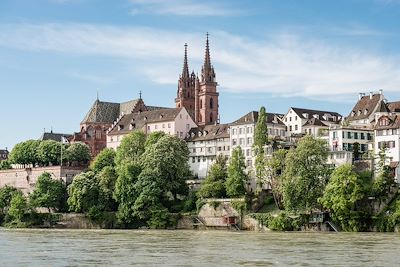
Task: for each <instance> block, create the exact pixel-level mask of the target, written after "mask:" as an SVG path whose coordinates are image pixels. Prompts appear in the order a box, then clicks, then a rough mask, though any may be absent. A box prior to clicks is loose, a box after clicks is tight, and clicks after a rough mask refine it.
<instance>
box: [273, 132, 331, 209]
mask: <svg viewBox="0 0 400 267" xmlns="http://www.w3.org/2000/svg"><path fill="white" fill-rule="evenodd" d="M327 156H328V153H327V148H326V144H325V142H324V141H323V140H321V139H315V138H314V137H313V136H311V135H306V136H305V137H303V138H301V139H300V141H299V142H298V145H297V148H295V149H291V150H290V151H289V152H288V153H287V155H286V158H285V168H284V170H283V180H282V185H281V187H280V190H281V193H282V196H283V205H284V207H285V210H288V211H301V210H305V211H311V210H312V209H315V208H317V207H318V202H317V199H318V198H319V197H321V196H322V192H323V190H324V187H325V184H326V180H327V178H328V174H329V171H330V170H329V169H328V168H327V167H326V165H325V164H326V160H327Z"/></svg>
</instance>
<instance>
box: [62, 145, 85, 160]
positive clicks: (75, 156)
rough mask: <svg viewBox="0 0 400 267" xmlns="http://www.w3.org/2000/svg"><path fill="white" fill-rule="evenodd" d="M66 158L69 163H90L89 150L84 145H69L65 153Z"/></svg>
mask: <svg viewBox="0 0 400 267" xmlns="http://www.w3.org/2000/svg"><path fill="white" fill-rule="evenodd" d="M65 153H66V158H67V159H68V161H69V162H70V163H71V162H81V163H86V162H88V161H90V159H91V156H90V149H89V147H88V146H87V145H86V144H84V143H73V144H72V145H70V146H69V147H68V148H67V149H66V151H65Z"/></svg>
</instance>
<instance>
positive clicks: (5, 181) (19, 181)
mask: <svg viewBox="0 0 400 267" xmlns="http://www.w3.org/2000/svg"><path fill="white" fill-rule="evenodd" d="M84 170H85V168H83V167H67V166H63V167H62V168H61V167H60V166H52V167H41V168H25V169H11V170H4V171H0V188H2V187H4V186H6V185H8V186H12V187H16V188H18V189H20V190H21V191H22V192H24V193H25V194H28V193H30V192H32V191H33V189H34V187H35V184H36V182H37V179H38V177H39V176H40V175H41V174H42V173H44V172H48V173H50V174H51V175H52V177H53V178H54V179H57V180H60V179H62V180H63V181H64V183H67V184H70V183H71V182H72V180H73V178H74V177H75V176H76V175H77V174H80V173H81V172H83V171H84Z"/></svg>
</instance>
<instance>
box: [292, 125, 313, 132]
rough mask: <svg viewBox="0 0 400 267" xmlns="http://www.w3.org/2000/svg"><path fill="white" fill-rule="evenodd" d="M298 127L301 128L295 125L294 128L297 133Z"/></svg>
mask: <svg viewBox="0 0 400 267" xmlns="http://www.w3.org/2000/svg"><path fill="white" fill-rule="evenodd" d="M298 127H299V126H297V125H295V126H294V130H295V131H297V129H298ZM310 130H311V129H310Z"/></svg>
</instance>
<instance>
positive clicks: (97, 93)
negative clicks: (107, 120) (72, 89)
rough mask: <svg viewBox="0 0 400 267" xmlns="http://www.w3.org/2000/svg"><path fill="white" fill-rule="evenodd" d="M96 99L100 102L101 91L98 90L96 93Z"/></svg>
mask: <svg viewBox="0 0 400 267" xmlns="http://www.w3.org/2000/svg"><path fill="white" fill-rule="evenodd" d="M96 99H97V101H99V89H97V92H96Z"/></svg>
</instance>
